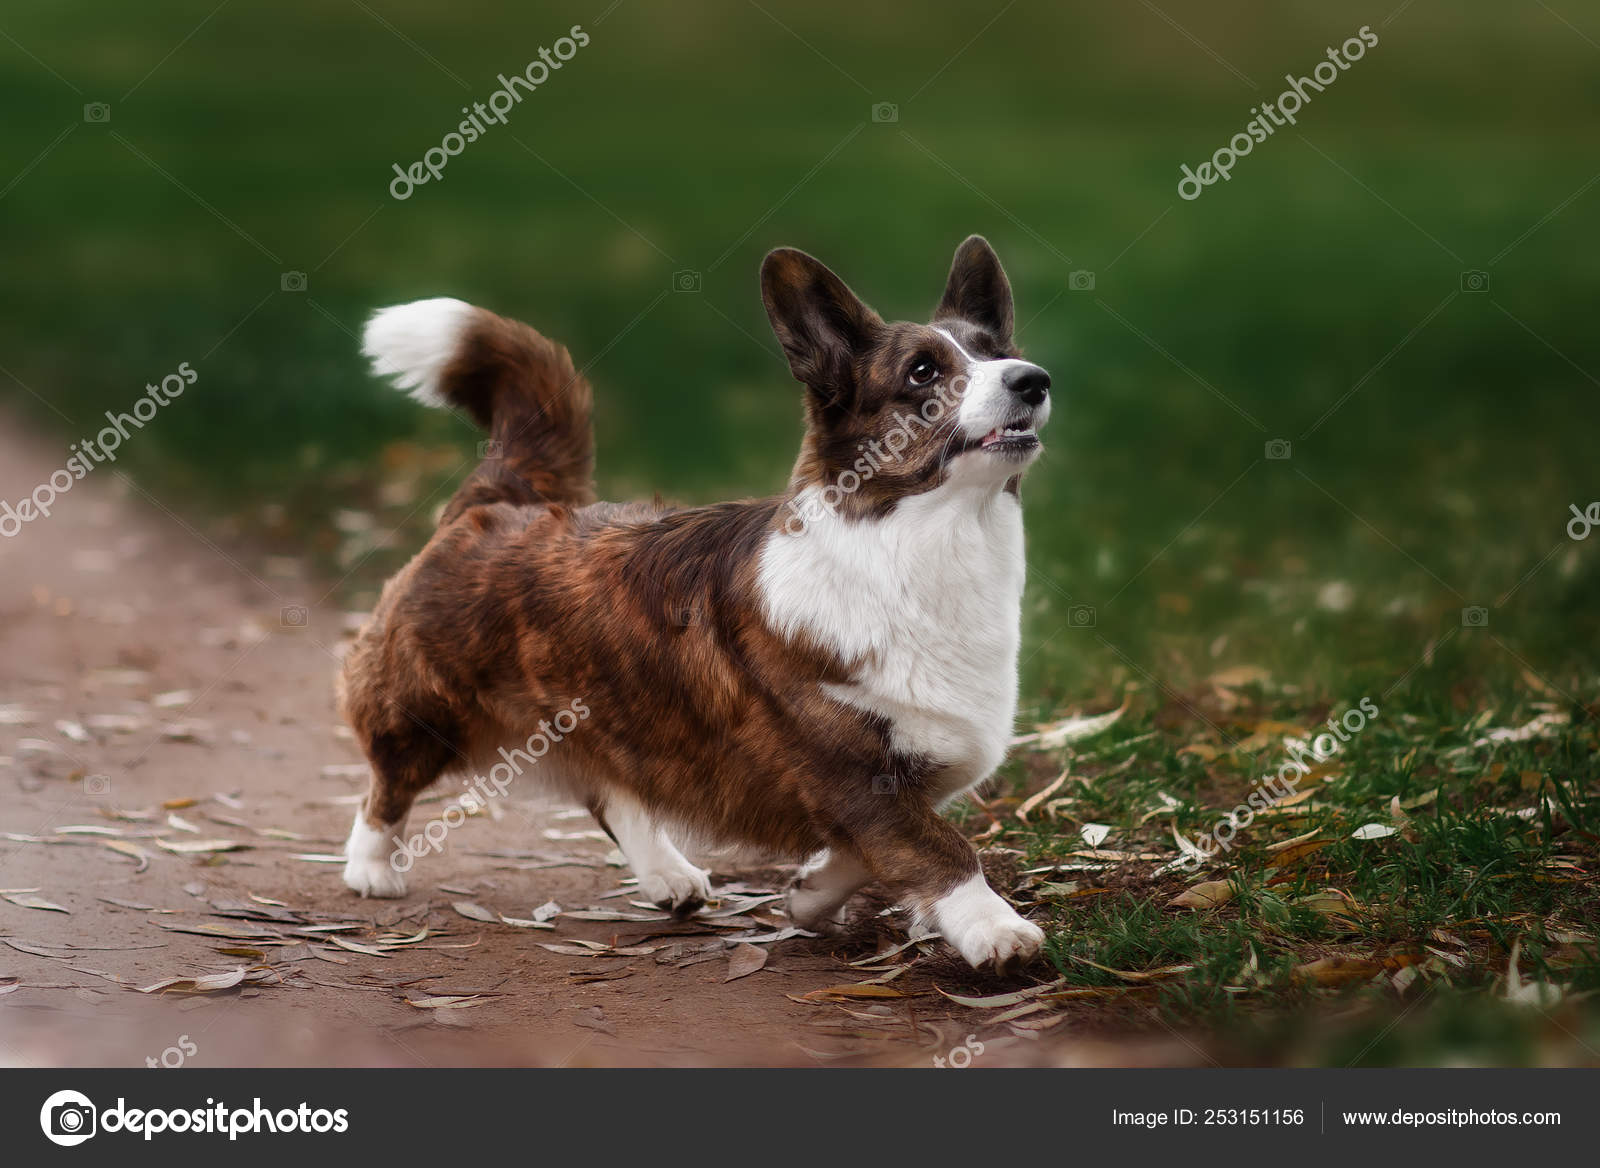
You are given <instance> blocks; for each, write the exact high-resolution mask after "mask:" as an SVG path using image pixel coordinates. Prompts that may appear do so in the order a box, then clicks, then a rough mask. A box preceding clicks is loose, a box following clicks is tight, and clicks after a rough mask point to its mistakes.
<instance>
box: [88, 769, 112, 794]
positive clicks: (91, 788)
mask: <svg viewBox="0 0 1600 1168" xmlns="http://www.w3.org/2000/svg"><path fill="white" fill-rule="evenodd" d="M83 793H84V794H85V795H87V796H89V797H90V798H91V799H103V798H105V797H106V796H107V795H109V794H111V776H110V775H84V776H83Z"/></svg>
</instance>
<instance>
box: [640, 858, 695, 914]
mask: <svg viewBox="0 0 1600 1168" xmlns="http://www.w3.org/2000/svg"><path fill="white" fill-rule="evenodd" d="M639 891H640V892H641V893H643V894H644V898H645V899H646V900H648V901H649V902H650V903H651V904H656V905H660V906H661V907H662V908H669V909H671V910H672V911H673V912H675V913H680V914H686V913H691V912H693V911H694V910H695V909H697V908H699V907H700V906H701V905H702V904H704V903H705V902H706V901H708V900H710V899H711V873H710V872H707V871H706V870H705V869H704V868H696V867H695V866H694V865H693V864H691V863H689V862H688V861H687V860H685V861H684V862H683V863H682V864H681V865H675V866H673V867H670V868H662V869H658V870H656V871H654V872H641V873H640V874H639Z"/></svg>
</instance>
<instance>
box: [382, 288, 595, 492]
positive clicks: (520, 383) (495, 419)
mask: <svg viewBox="0 0 1600 1168" xmlns="http://www.w3.org/2000/svg"><path fill="white" fill-rule="evenodd" d="M361 348H362V352H363V353H365V354H366V356H367V357H368V358H369V359H370V360H371V362H372V370H373V372H374V373H377V374H379V375H380V376H383V377H388V378H390V379H391V380H393V382H394V383H395V384H396V385H398V386H399V387H400V388H401V389H404V390H406V391H408V392H409V393H410V394H411V396H412V397H414V398H416V399H417V400H418V401H420V402H422V403H423V404H425V405H430V406H442V407H446V408H450V407H453V408H457V409H460V410H463V411H465V412H466V414H467V415H468V416H470V417H471V418H472V420H473V421H474V422H476V423H477V424H478V425H479V426H481V427H482V428H483V429H484V430H486V431H488V434H489V440H488V441H487V442H485V443H484V444H483V454H484V457H483V461H482V462H481V463H480V464H479V466H478V469H477V470H476V471H474V472H473V474H472V476H471V477H470V478H469V479H468V480H467V481H466V482H465V483H464V484H463V485H462V486H461V489H460V490H459V491H458V492H457V493H456V497H455V499H454V500H452V502H451V504H450V506H449V507H448V508H446V511H445V516H446V519H449V518H453V517H454V515H455V514H458V513H459V512H460V511H461V510H462V509H463V508H465V507H468V506H473V505H475V504H479V503H495V502H511V503H566V504H575V505H581V504H584V503H589V502H592V501H593V498H594V487H593V481H592V480H593V476H594V435H593V431H592V429H591V425H590V413H591V411H592V406H593V394H592V391H591V390H590V388H589V383H588V382H587V381H585V380H584V379H583V378H582V377H581V376H580V375H579V374H578V371H577V370H576V369H574V368H573V365H572V357H571V356H570V355H569V354H568V353H567V351H566V349H564V348H563V347H562V346H560V345H558V344H556V343H555V342H554V341H552V340H550V339H548V338H547V337H544V336H542V335H541V334H539V333H538V332H536V331H535V330H533V329H531V328H529V327H528V326H527V325H525V324H521V323H519V322H517V321H514V320H506V319H505V318H504V317H500V316H496V315H495V314H494V313H492V312H490V311H488V310H487V309H483V308H475V307H473V306H472V305H470V304H466V303H464V302H462V301H460V300H452V299H449V298H446V297H441V298H438V299H435V300H417V301H413V302H412V303H410V304H397V305H395V306H394V307H392V308H383V309H379V310H378V311H377V312H375V313H373V314H372V318H371V319H370V320H369V321H367V328H366V333H365V336H364V337H363V338H362V346H361Z"/></svg>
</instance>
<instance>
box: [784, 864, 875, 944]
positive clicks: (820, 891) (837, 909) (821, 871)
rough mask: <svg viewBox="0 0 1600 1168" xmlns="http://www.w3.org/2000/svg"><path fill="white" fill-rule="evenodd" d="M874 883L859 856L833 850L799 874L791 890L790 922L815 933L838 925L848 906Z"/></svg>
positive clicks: (808, 865) (789, 904)
mask: <svg viewBox="0 0 1600 1168" xmlns="http://www.w3.org/2000/svg"><path fill="white" fill-rule="evenodd" d="M871 880H872V873H871V871H870V870H869V869H868V868H867V866H866V864H865V863H863V862H862V860H861V858H860V857H859V856H857V855H855V854H854V853H853V852H851V851H849V850H848V849H846V848H831V849H829V850H828V851H826V852H823V853H821V854H820V855H819V856H816V857H814V858H813V859H812V860H811V862H809V863H808V864H806V865H805V867H803V868H802V869H801V870H800V874H799V876H798V877H797V878H796V879H795V882H794V887H792V888H791V889H790V890H789V903H788V909H789V919H790V920H791V921H793V922H794V923H795V924H796V925H798V926H799V927H800V928H802V929H810V930H812V931H817V930H821V929H826V928H828V927H830V926H832V925H837V924H839V923H841V918H842V917H843V913H844V906H845V904H846V902H848V901H849V899H850V898H851V897H852V896H854V895H855V894H856V893H857V892H858V891H859V890H860V889H861V887H862V886H863V885H865V884H868V883H870V882H871Z"/></svg>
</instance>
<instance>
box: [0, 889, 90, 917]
mask: <svg viewBox="0 0 1600 1168" xmlns="http://www.w3.org/2000/svg"><path fill="white" fill-rule="evenodd" d="M37 891H38V889H36V888H29V889H26V890H19V891H17V892H0V897H4V898H5V899H6V900H9V901H10V902H11V903H12V904H14V905H16V906H17V907H18V908H36V909H41V910H43V911H44V912H58V913H71V912H72V910H71V909H70V908H62V907H61V906H60V905H59V904H56V903H54V902H53V901H49V900H45V899H43V898H42V897H38V896H32V895H30V893H33V892H37Z"/></svg>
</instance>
